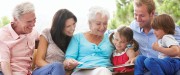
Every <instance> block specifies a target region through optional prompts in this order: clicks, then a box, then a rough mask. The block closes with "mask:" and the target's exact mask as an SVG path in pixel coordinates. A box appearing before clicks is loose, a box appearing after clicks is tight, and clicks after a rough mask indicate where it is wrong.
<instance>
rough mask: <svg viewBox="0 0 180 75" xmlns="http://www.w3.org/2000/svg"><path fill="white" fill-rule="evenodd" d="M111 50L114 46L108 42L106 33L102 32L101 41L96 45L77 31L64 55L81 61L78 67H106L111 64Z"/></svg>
mask: <svg viewBox="0 0 180 75" xmlns="http://www.w3.org/2000/svg"><path fill="white" fill-rule="evenodd" d="M113 50H114V46H113V45H112V44H111V43H110V41H109V37H108V34H104V38H103V39H102V41H101V42H100V43H99V44H98V45H96V44H94V43H91V42H89V41H88V40H87V39H86V38H85V36H84V34H83V33H78V34H75V35H74V36H73V37H72V39H71V41H70V44H69V46H68V48H67V51H66V56H65V57H66V59H69V58H73V59H75V60H77V61H79V62H83V64H79V65H78V66H77V67H78V68H92V67H94V66H101V67H108V66H112V64H111V61H110V57H111V54H112V52H113ZM77 67H76V68H77Z"/></svg>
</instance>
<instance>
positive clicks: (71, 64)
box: [63, 59, 79, 70]
mask: <svg viewBox="0 0 180 75" xmlns="http://www.w3.org/2000/svg"><path fill="white" fill-rule="evenodd" d="M63 64H64V68H65V69H67V70H72V69H74V68H75V67H76V66H77V65H78V64H79V63H78V61H77V60H75V59H66V60H65V61H64V63H63Z"/></svg>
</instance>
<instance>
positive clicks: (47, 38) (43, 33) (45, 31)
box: [41, 28, 51, 41]
mask: <svg viewBox="0 0 180 75" xmlns="http://www.w3.org/2000/svg"><path fill="white" fill-rule="evenodd" d="M41 35H42V36H44V37H45V39H46V40H47V41H49V37H48V36H51V35H50V29H48V28H46V29H44V30H43V31H42V33H41Z"/></svg>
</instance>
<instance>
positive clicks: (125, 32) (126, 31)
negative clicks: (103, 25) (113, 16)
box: [109, 26, 139, 51]
mask: <svg viewBox="0 0 180 75" xmlns="http://www.w3.org/2000/svg"><path fill="white" fill-rule="evenodd" d="M117 33H119V35H120V36H123V37H125V38H126V41H127V42H129V44H131V45H132V47H133V49H134V50H135V51H137V50H138V49H139V45H138V43H137V41H136V40H134V39H133V31H132V30H131V28H129V27H126V26H121V27H119V28H118V29H117ZM113 35H114V33H112V34H111V35H110V37H109V39H110V41H111V43H112V40H113Z"/></svg>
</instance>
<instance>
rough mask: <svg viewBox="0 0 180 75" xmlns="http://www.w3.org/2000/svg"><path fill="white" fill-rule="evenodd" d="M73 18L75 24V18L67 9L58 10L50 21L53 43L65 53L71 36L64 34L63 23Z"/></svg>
mask: <svg viewBox="0 0 180 75" xmlns="http://www.w3.org/2000/svg"><path fill="white" fill-rule="evenodd" d="M69 18H73V19H74V21H75V22H77V18H76V16H75V15H74V14H73V13H72V12H71V11H69V10H67V9H60V10H58V11H57V12H56V13H55V15H54V17H53V20H52V26H51V30H50V33H51V36H52V40H53V41H54V43H55V44H56V45H57V46H58V47H59V48H60V49H61V50H62V51H63V52H64V53H65V52H66V49H67V46H68V44H69V42H70V40H71V36H67V35H66V34H65V33H64V29H65V22H66V20H67V19H69Z"/></svg>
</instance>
